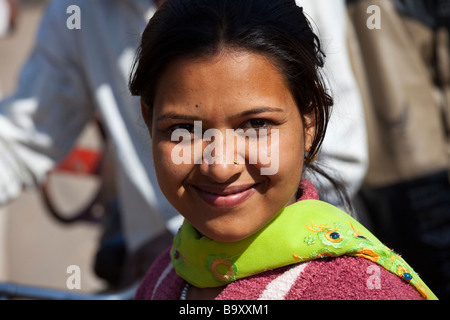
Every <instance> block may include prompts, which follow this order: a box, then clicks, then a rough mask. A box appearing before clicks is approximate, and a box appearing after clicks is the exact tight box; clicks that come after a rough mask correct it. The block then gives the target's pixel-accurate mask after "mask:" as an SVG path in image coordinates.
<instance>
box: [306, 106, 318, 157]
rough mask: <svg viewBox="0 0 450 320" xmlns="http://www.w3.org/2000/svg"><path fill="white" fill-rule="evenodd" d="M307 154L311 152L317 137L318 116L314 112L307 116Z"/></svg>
mask: <svg viewBox="0 0 450 320" xmlns="http://www.w3.org/2000/svg"><path fill="white" fill-rule="evenodd" d="M304 135H305V152H310V151H311V147H312V144H313V142H314V138H315V137H316V116H315V114H314V112H311V113H310V114H308V115H306V116H305V128H304Z"/></svg>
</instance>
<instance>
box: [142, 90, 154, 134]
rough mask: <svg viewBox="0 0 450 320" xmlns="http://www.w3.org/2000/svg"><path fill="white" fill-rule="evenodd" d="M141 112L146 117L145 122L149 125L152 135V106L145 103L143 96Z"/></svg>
mask: <svg viewBox="0 0 450 320" xmlns="http://www.w3.org/2000/svg"><path fill="white" fill-rule="evenodd" d="M141 114H142V117H143V118H144V121H145V124H146V125H147V129H148V132H149V133H150V137H151V136H152V115H151V114H150V108H149V107H148V106H147V105H146V104H145V102H144V100H143V99H142V98H141Z"/></svg>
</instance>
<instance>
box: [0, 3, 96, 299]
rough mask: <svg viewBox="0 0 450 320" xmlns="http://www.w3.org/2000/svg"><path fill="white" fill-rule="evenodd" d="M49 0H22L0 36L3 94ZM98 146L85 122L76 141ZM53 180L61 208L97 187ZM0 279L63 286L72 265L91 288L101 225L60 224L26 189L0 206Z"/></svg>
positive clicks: (85, 180)
mask: <svg viewBox="0 0 450 320" xmlns="http://www.w3.org/2000/svg"><path fill="white" fill-rule="evenodd" d="M47 2H48V1H47V0H21V1H19V4H20V12H19V15H18V16H17V22H16V26H15V28H14V30H13V31H12V32H11V33H10V34H8V35H6V36H4V37H2V38H0V88H1V92H2V95H3V97H5V96H7V95H9V94H11V93H13V92H14V90H15V89H16V85H17V78H18V75H19V72H20V70H21V68H22V66H23V64H24V62H25V61H26V59H27V58H28V57H29V54H30V51H31V49H32V46H33V44H34V41H35V35H36V32H37V27H38V24H39V22H40V19H41V17H42V14H43V10H44V9H45V6H46V5H47ZM77 144H78V145H79V146H81V147H82V148H88V149H92V150H97V149H98V148H100V144H101V141H100V138H99V135H98V132H97V131H96V128H95V126H92V127H91V126H88V127H87V128H86V129H85V131H84V132H83V134H82V136H80V139H79V142H78V143H77ZM53 180H54V181H52V183H51V188H52V190H53V189H55V190H56V191H53V192H55V197H54V198H55V201H57V202H58V205H59V206H60V208H61V211H62V212H69V213H70V212H73V211H74V210H77V209H78V207H79V206H80V204H86V203H87V202H88V200H89V198H90V197H91V196H92V194H94V193H95V191H96V189H97V183H98V182H97V181H96V180H95V179H94V178H92V177H83V176H74V175H64V174H60V175H58V177H56V176H55V178H54V179H53ZM1 211H2V214H0V281H4V282H5V281H7V282H13V283H17V284H24V285H32V286H42V287H48V288H55V289H62V290H67V286H66V281H67V279H68V277H69V276H70V274H68V273H66V271H67V268H68V267H69V266H70V265H78V266H79V267H80V270H81V289H80V290H75V291H77V292H86V293H93V292H98V291H101V290H103V289H104V288H105V283H104V281H103V280H102V279H100V278H98V277H97V276H96V274H95V272H94V270H93V263H94V258H95V254H96V252H97V249H98V244H99V238H100V236H101V231H102V228H101V226H99V225H98V224H95V223H83V222H82V223H74V224H70V225H67V224H64V223H61V222H59V221H58V220H56V219H54V218H53V217H52V216H51V215H50V214H49V213H48V210H47V207H46V206H45V204H44V203H43V200H42V197H41V194H40V193H39V191H33V190H28V191H25V192H24V193H23V194H22V195H21V196H20V197H19V198H18V199H16V200H14V201H13V202H12V203H10V204H8V205H7V206H6V207H3V208H2V209H1Z"/></svg>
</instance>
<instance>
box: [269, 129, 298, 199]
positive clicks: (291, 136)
mask: <svg viewBox="0 0 450 320" xmlns="http://www.w3.org/2000/svg"><path fill="white" fill-rule="evenodd" d="M278 158H279V171H278V174H277V175H276V177H275V178H276V179H277V180H279V181H281V183H283V185H285V187H286V188H287V189H288V190H296V189H297V187H298V185H299V183H300V179H301V176H302V171H303V170H302V169H303V159H304V148H303V138H302V137H301V136H299V135H298V132H295V133H292V132H285V133H283V132H280V138H279V148H278Z"/></svg>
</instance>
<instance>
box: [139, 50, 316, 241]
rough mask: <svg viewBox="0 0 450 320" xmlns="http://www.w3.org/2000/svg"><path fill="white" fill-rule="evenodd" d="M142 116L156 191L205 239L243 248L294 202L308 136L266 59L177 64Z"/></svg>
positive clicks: (248, 56)
mask: <svg viewBox="0 0 450 320" xmlns="http://www.w3.org/2000/svg"><path fill="white" fill-rule="evenodd" d="M142 109H143V113H144V117H145V118H146V121H147V125H148V127H149V130H150V133H151V136H152V144H153V157H154V165H155V170H156V174H157V177H158V181H159V185H160V187H161V190H162V191H163V193H164V195H165V196H166V197H167V199H168V200H169V201H170V203H171V204H172V205H173V206H174V207H175V208H176V209H177V210H178V211H179V212H180V213H181V214H182V215H183V216H184V217H185V218H186V219H187V220H188V221H189V222H190V223H191V224H192V225H193V226H194V227H195V228H196V229H197V230H198V231H199V232H200V233H201V234H203V235H204V236H207V237H209V238H211V239H214V240H216V241H221V242H231V241H238V240H241V239H244V238H246V237H248V236H250V235H252V234H254V233H255V232H257V231H258V230H260V229H261V228H262V227H264V226H265V225H266V224H267V223H268V222H269V221H270V220H272V218H274V217H275V216H276V214H277V213H278V212H279V211H280V210H281V209H282V208H283V207H285V206H286V205H288V204H291V203H293V202H295V200H296V199H295V197H296V193H297V190H298V185H299V182H300V179H301V175H302V166H303V158H304V153H305V145H306V146H309V145H310V144H311V142H312V137H314V127H313V126H309V125H307V128H304V124H303V121H302V117H301V115H300V113H299V111H298V108H297V106H296V104H295V102H294V99H293V97H292V95H291V92H290V90H289V88H288V86H287V84H286V83H285V81H284V79H283V77H282V74H281V73H280V72H279V71H278V69H277V68H276V67H275V66H274V65H273V64H272V63H271V62H270V60H268V59H267V58H265V57H264V56H262V55H258V54H253V53H249V52H237V51H231V50H223V51H221V52H220V53H218V54H216V55H214V56H212V57H208V58H195V59H193V58H184V59H179V60H176V61H174V62H173V63H171V64H170V66H169V67H168V68H166V69H165V71H164V72H163V74H162V76H161V78H160V79H159V84H158V86H157V90H156V96H155V101H154V108H153V114H152V115H147V114H146V112H147V111H146V110H147V108H146V107H145V106H144V105H143V107H142ZM309 120H310V119H309V118H308V117H305V121H306V123H307V124H309V123H312V122H313V121H309ZM264 170H265V171H264Z"/></svg>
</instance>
